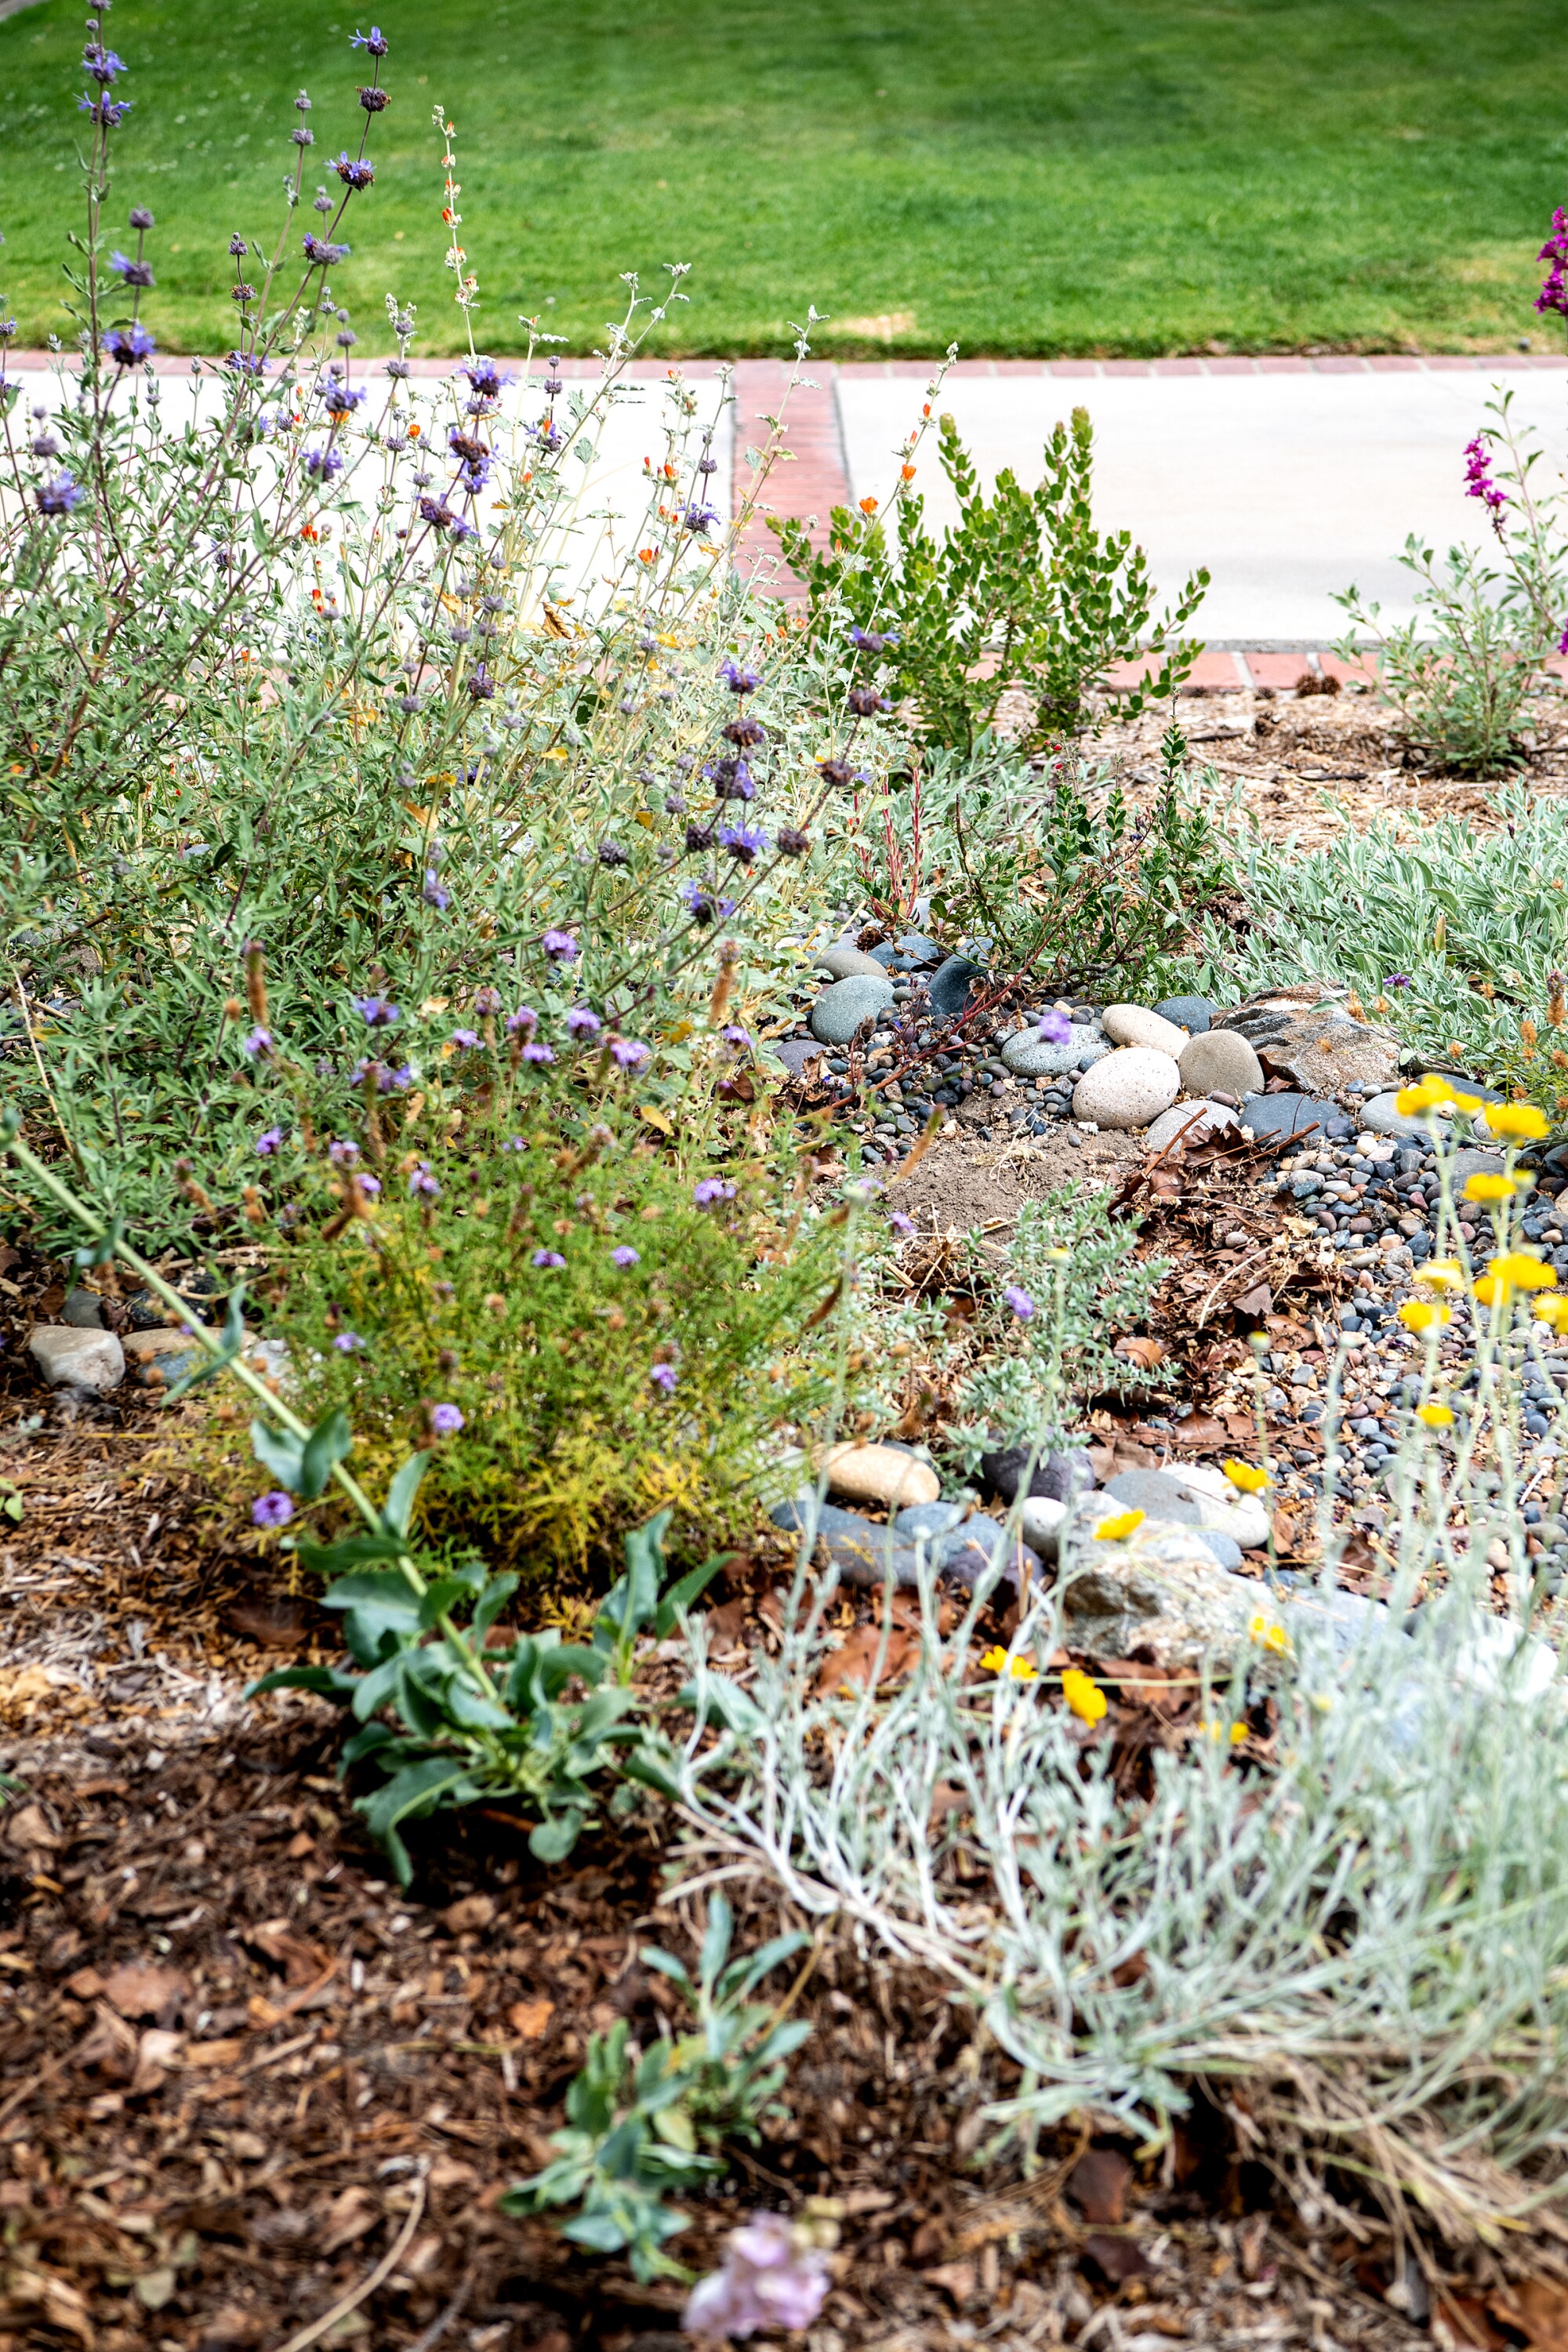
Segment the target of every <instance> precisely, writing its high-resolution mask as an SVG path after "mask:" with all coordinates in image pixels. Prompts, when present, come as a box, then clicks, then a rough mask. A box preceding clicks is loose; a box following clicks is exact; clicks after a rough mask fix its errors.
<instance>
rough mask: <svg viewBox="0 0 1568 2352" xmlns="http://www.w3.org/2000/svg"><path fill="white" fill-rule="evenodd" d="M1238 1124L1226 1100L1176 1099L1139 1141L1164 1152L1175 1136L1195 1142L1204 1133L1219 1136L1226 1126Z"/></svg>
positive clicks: (1198, 1140)
mask: <svg viewBox="0 0 1568 2352" xmlns="http://www.w3.org/2000/svg"><path fill="white" fill-rule="evenodd" d="M1240 1125H1241V1120H1240V1118H1239V1117H1238V1115H1237V1112H1235V1111H1233V1110H1232V1109H1231V1108H1230V1106H1229V1105H1228V1104H1227V1103H1216V1102H1178V1103H1173V1104H1172V1105H1171V1108H1170V1109H1169V1110H1163V1111H1162V1112H1161V1113H1160V1116H1159V1118H1157V1119H1155V1121H1154V1122H1153V1125H1152V1127H1151V1128H1150V1129H1149V1132H1148V1134H1147V1135H1146V1136H1145V1137H1144V1139H1143V1140H1144V1143H1145V1144H1146V1146H1147V1147H1148V1149H1149V1150H1151V1151H1164V1150H1168V1148H1169V1147H1170V1146H1171V1145H1172V1144H1173V1143H1174V1141H1175V1139H1176V1138H1177V1136H1178V1135H1182V1136H1184V1139H1185V1140H1186V1141H1187V1142H1188V1143H1199V1142H1201V1141H1202V1140H1203V1139H1204V1137H1205V1135H1222V1134H1224V1132H1225V1130H1226V1128H1238V1127H1239V1126H1240Z"/></svg>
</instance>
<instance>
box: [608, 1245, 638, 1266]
mask: <svg viewBox="0 0 1568 2352" xmlns="http://www.w3.org/2000/svg"><path fill="white" fill-rule="evenodd" d="M610 1264H611V1265H622V1266H625V1265H641V1264H642V1252H641V1251H640V1250H635V1249H633V1247H632V1245H631V1244H630V1243H629V1242H623V1243H622V1244H621V1245H620V1247H619V1249H613V1250H612V1251H611V1252H610Z"/></svg>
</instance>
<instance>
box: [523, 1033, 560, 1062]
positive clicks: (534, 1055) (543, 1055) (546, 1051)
mask: <svg viewBox="0 0 1568 2352" xmlns="http://www.w3.org/2000/svg"><path fill="white" fill-rule="evenodd" d="M522 1058H523V1060H524V1061H525V1062H552V1061H553V1060H554V1059H555V1054H554V1049H553V1047H552V1046H549V1045H541V1044H540V1042H539V1040H538V1038H537V1037H535V1038H533V1039H531V1041H530V1043H529V1044H528V1045H525V1046H524V1047H523V1049H522Z"/></svg>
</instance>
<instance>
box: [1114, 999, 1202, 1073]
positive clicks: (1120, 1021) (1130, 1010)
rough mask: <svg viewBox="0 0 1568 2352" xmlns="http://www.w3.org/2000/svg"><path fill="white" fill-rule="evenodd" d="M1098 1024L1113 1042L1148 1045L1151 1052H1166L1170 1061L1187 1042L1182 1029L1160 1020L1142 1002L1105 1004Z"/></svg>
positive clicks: (1172, 1023) (1116, 1043)
mask: <svg viewBox="0 0 1568 2352" xmlns="http://www.w3.org/2000/svg"><path fill="white" fill-rule="evenodd" d="M1100 1027H1101V1028H1102V1029H1103V1030H1104V1032H1105V1034H1106V1035H1107V1036H1108V1037H1109V1038H1110V1042H1111V1044H1112V1045H1147V1046H1148V1047H1149V1049H1150V1051H1151V1052H1152V1053H1155V1054H1169V1055H1170V1056H1171V1059H1172V1060H1173V1061H1174V1060H1175V1059H1176V1058H1177V1056H1178V1055H1180V1053H1181V1050H1182V1048H1183V1046H1184V1045H1185V1044H1186V1042H1187V1035H1186V1032H1185V1030H1184V1029H1178V1028H1177V1026H1176V1024H1175V1023H1174V1022H1173V1021H1163V1020H1162V1019H1161V1017H1160V1015H1159V1013H1151V1012H1150V1010H1149V1008H1148V1006H1147V1005H1145V1004H1108V1005H1107V1006H1106V1008H1105V1010H1104V1012H1103V1013H1101V1014H1100Z"/></svg>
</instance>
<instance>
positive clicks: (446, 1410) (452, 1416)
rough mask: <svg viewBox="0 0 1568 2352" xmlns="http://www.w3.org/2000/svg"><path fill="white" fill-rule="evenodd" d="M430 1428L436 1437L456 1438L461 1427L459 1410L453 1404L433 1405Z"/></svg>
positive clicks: (461, 1419)
mask: <svg viewBox="0 0 1568 2352" xmlns="http://www.w3.org/2000/svg"><path fill="white" fill-rule="evenodd" d="M430 1426H431V1428H432V1430H433V1431H434V1432H435V1433H436V1435H437V1437H456V1435H457V1434H458V1430H459V1429H461V1428H462V1426H463V1415H462V1412H461V1409H460V1408H459V1407H458V1406H457V1405H455V1404H433V1405H432V1406H431V1408H430Z"/></svg>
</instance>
